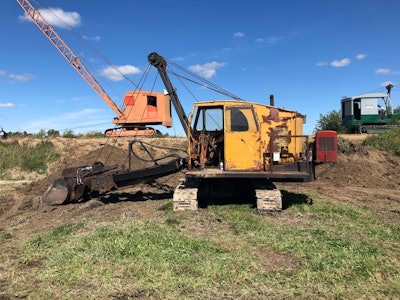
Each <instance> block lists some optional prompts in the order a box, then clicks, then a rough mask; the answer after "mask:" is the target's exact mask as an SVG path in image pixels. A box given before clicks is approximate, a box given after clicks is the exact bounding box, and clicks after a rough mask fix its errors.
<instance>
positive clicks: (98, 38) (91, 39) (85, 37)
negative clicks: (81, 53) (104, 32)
mask: <svg viewBox="0 0 400 300" xmlns="http://www.w3.org/2000/svg"><path fill="white" fill-rule="evenodd" d="M82 37H83V38H84V39H85V40H87V41H94V42H99V41H100V40H101V37H100V36H98V35H95V36H92V37H89V36H86V35H84V36H82Z"/></svg>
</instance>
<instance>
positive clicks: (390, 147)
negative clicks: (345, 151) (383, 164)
mask: <svg viewBox="0 0 400 300" xmlns="http://www.w3.org/2000/svg"><path fill="white" fill-rule="evenodd" d="M364 145H366V146H371V147H374V148H375V149H378V150H383V151H387V152H389V153H392V154H394V155H396V156H400V128H396V129H392V130H389V131H387V132H383V133H380V134H378V135H375V136H370V137H368V138H366V139H365V141H364Z"/></svg>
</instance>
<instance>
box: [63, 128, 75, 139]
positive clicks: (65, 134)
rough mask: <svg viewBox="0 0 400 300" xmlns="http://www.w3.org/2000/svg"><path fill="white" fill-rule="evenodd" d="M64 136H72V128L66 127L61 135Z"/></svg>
mask: <svg viewBox="0 0 400 300" xmlns="http://www.w3.org/2000/svg"><path fill="white" fill-rule="evenodd" d="M62 136H63V137H64V138H74V137H75V134H74V131H73V130H72V129H66V130H65V131H64V133H63V135H62Z"/></svg>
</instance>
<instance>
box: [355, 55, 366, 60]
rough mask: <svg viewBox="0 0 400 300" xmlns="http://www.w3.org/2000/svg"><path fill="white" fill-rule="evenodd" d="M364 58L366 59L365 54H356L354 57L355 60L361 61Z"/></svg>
mask: <svg viewBox="0 0 400 300" xmlns="http://www.w3.org/2000/svg"><path fill="white" fill-rule="evenodd" d="M366 57H367V55H366V54H357V55H356V58H357V59H358V60H363V59H365V58H366Z"/></svg>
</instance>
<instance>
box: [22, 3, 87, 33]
mask: <svg viewBox="0 0 400 300" xmlns="http://www.w3.org/2000/svg"><path fill="white" fill-rule="evenodd" d="M38 11H39V13H40V14H41V15H42V17H43V18H44V19H46V21H47V22H49V23H50V24H51V25H52V26H54V27H61V28H68V27H78V26H80V25H81V16H80V15H79V14H78V13H77V12H67V11H64V10H62V9H61V8H51V7H49V8H48V9H38ZM19 19H20V20H23V21H30V22H32V19H31V18H30V17H28V16H27V15H24V16H20V17H19Z"/></svg>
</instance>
